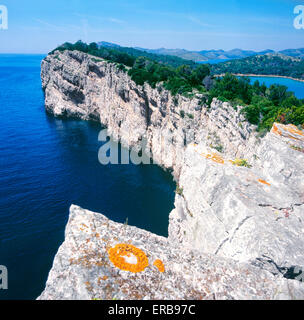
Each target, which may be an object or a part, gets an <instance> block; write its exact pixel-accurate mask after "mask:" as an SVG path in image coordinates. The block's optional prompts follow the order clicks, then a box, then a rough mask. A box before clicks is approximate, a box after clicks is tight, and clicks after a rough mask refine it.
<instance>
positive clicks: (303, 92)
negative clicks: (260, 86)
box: [249, 77, 304, 99]
mask: <svg viewBox="0 0 304 320" xmlns="http://www.w3.org/2000/svg"><path fill="white" fill-rule="evenodd" d="M249 78H250V79H251V84H253V83H254V82H255V81H256V80H259V82H260V83H265V85H266V86H267V87H270V86H271V85H272V84H274V83H277V84H280V85H284V86H286V87H287V88H288V89H289V91H292V92H293V93H294V94H295V96H296V97H297V98H299V99H304V82H301V81H296V80H292V79H287V78H276V77H275V78H273V77H249Z"/></svg>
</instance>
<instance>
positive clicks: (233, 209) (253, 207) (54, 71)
mask: <svg viewBox="0 0 304 320" xmlns="http://www.w3.org/2000/svg"><path fill="white" fill-rule="evenodd" d="M41 78H42V85H43V89H44V91H45V106H46V109H47V111H48V112H51V113H53V114H54V115H55V116H69V117H77V118H81V119H83V120H96V121H99V122H101V123H102V124H103V125H105V126H106V127H107V129H108V132H109V133H110V134H111V135H112V136H113V137H114V138H115V139H117V140H120V141H121V142H122V143H123V144H124V145H127V146H128V145H129V146H133V145H137V144H139V142H140V141H141V140H142V139H143V138H145V139H146V140H147V142H148V143H147V149H149V150H147V151H149V152H150V154H151V156H152V158H153V160H154V161H155V162H157V163H158V164H159V165H161V166H162V167H164V168H166V169H170V170H172V173H173V175H174V177H175V179H176V180H177V182H178V184H179V191H178V193H177V195H176V199H175V209H174V210H173V211H172V212H171V213H170V224H169V238H168V239H162V240H161V241H160V242H159V248H158V249H157V250H156V249H155V246H154V245H153V241H154V240H153V239H156V238H155V237H156V236H154V235H151V234H148V233H146V232H144V231H142V230H141V231H140V230H138V229H136V232H137V233H139V234H145V237H147V239H151V243H150V240H147V242H146V243H145V244H146V247H145V246H144V245H143V243H139V247H140V248H141V247H142V248H146V249H147V250H148V251H150V252H154V251H155V250H156V251H155V252H160V251H158V250H161V252H165V251H166V252H167V251H171V249H172V251H173V250H174V248H176V247H178V248H179V249H176V250H177V251H178V250H180V248H183V250H184V251H183V255H187V253H189V254H190V252H192V250H195V252H198V253H196V255H198V256H199V257H198V258H197V259H194V260H195V262H193V263H194V264H197V267H195V268H198V269H195V268H194V269H193V274H195V271H194V270H199V268H200V267H199V265H201V263H203V262H202V261H205V260H206V258H204V255H208V254H209V255H210V257H212V258H210V257H208V259H211V260H212V261H213V263H214V265H216V264H217V261H227V262H226V263H227V264H229V265H230V264H231V268H234V267H241V266H246V267H245V268H247V267H248V268H249V267H250V270H251V271H250V272H251V274H252V276H253V277H255V276H254V274H255V275H256V277H258V274H261V276H262V275H265V277H267V279H269V281H272V282H273V283H274V286H273V290H274V291H271V292H272V293H269V292H268V293H267V294H266V293H265V292H264V293H261V295H249V296H248V295H246V294H247V293H248V292H247V293H246V292H245V291H242V290H241V289H240V287H241V285H240V286H239V285H236V287H235V288H234V289H233V291H234V293H233V295H231V296H229V295H227V294H224V293H223V291H221V289H220V290H219V291H216V290H215V291H214V293H215V295H216V297H217V298H233V297H238V298H242V297H243V298H245V297H247V296H248V297H250V298H259V297H260V298H278V296H276V295H274V294H273V293H274V292H275V290H276V289H274V288H275V286H276V285H277V286H280V285H282V284H283V283H284V286H285V285H287V283H288V286H289V285H291V286H299V291H297V294H296V295H295V296H294V297H296V298H297V297H303V295H301V294H302V293H299V292H302V291H301V290H303V286H301V284H300V283H299V282H297V281H294V280H293V281H291V280H285V279H283V277H282V276H283V275H285V276H286V275H288V276H289V277H296V275H297V274H295V272H294V271H295V270H296V271H297V270H299V267H302V266H304V257H303V254H302V252H303V249H304V239H303V237H302V233H303V230H304V222H303V212H304V182H303V181H304V179H303V178H304V165H303V164H304V153H303V152H302V151H303V150H304V133H303V131H300V130H298V129H297V128H296V127H293V126H284V125H279V124H276V125H275V126H274V127H273V130H272V132H270V133H268V134H267V135H266V137H264V138H259V137H258V136H257V133H256V132H255V127H254V126H251V125H249V124H248V123H247V122H246V121H245V119H244V118H243V116H242V115H241V114H240V110H241V107H237V108H236V110H235V109H234V108H232V107H231V106H230V105H229V104H228V103H221V102H220V101H217V100H216V99H214V101H213V103H212V104H211V107H210V108H207V106H205V105H200V103H199V101H200V99H199V96H197V97H194V98H192V99H188V98H185V97H182V96H178V97H173V96H172V95H171V94H170V93H169V92H168V91H165V90H164V89H163V88H162V86H161V85H158V86H157V88H155V89H153V88H151V87H150V86H149V85H147V84H145V85H144V86H137V85H136V84H135V83H134V82H133V81H132V80H131V79H130V78H129V76H128V75H127V74H126V73H125V72H123V71H121V70H119V68H118V67H117V66H116V65H115V64H113V63H109V62H106V61H104V60H100V59H96V58H94V57H91V56H88V55H86V54H84V53H80V52H75V51H73V52H69V51H65V52H63V53H60V52H55V53H54V54H52V55H49V56H47V57H46V58H45V59H44V60H43V62H42V69H41ZM240 159H246V161H245V160H240ZM73 208H74V207H73ZM73 208H72V212H71V215H73V210H74V209H75V208H74V209H73ZM75 210H76V209H75ZM76 211H77V210H76ZM77 212H78V211H77ZM83 216H84V215H83V214H82V215H81V217H82V218H83ZM94 217H95V218H96V219H97V217H96V215H95V216H94ZM103 219H105V218H103V217H102V216H101V215H100V221H102V220H103ZM70 220H71V218H70ZM97 220H98V219H97ZM109 223H110V222H109ZM111 223H112V222H111ZM70 224H71V222H69V224H68V227H67V230H70V229H73V228H74V225H73V223H72V225H70ZM115 226H116V227H115V228H118V229H119V228H121V226H118V225H117V224H116V225H115ZM128 228H129V227H128ZM130 228H131V227H130ZM130 230H131V229H130ZM132 230H135V229H132ZM90 232H92V230H91V231H90ZM130 232H131V231H130ZM132 232H135V231H132ZM136 232H135V233H136ZM69 235H70V233H69V232H68V231H67V235H66V241H65V243H66V242H67V243H69V241H70V240H69ZM107 236H108V238H109V239H111V234H110V233H109V234H108V235H107ZM113 239H114V238H113ZM113 239H112V242H113V241H114V240H113ZM130 239H133V237H129V238H128V237H126V238H122V239H119V241H120V242H124V241H129V240H130ZM87 240H88V239H86V240H85V241H87ZM73 241H75V242H76V243H77V245H85V242H84V238H82V237H81V236H80V235H79V238H78V234H77V237H74V240H73ZM90 241H91V240H90ZM117 241H118V240H117ZM117 241H116V242H115V241H114V242H115V243H119V242H117ZM114 242H113V243H112V244H113V245H114V244H115V243H114ZM65 243H64V244H63V245H62V247H61V248H60V250H59V252H58V254H57V256H56V258H55V262H54V266H53V269H52V271H51V273H50V277H49V281H48V286H47V288H46V291H45V292H44V293H43V295H42V298H50V297H51V298H64V297H67V298H71V297H74V298H77V297H78V298H84V297H86V298H88V297H95V296H96V295H97V291H96V292H95V293H94V295H89V296H88V295H80V291H77V290H78V289H79V290H82V289H80V288H78V289H76V288H75V290H74V291H73V293H71V291H67V292H69V293H67V295H66V296H65V295H64V293H63V291H62V290H63V289H61V288H59V284H58V286H56V277H58V276H59V274H60V273H62V272H64V273H65V272H67V273H69V272H70V271H71V270H72V268H74V266H73V264H72V263H68V262H66V263H65V264H64V265H60V264H59V263H56V261H58V260H60V261H61V260H62V259H65V261H68V260H67V259H69V258H68V257H70V258H71V257H72V255H71V252H70V251H67V248H66V246H65ZM95 245H96V247H98V246H99V243H98V244H97V243H95ZM79 254H81V253H79ZM92 256H94V255H92ZM105 256H106V254H105ZM63 257H65V258H63ZM162 257H163V259H164V260H166V262H167V263H166V265H167V266H168V265H170V261H172V263H173V265H175V266H177V265H180V264H181V256H176V257H175V258H173V257H169V256H166V255H165V254H163V256H162ZM205 257H206V256H205ZM78 258H79V259H80V258H81V256H78ZM92 258H93V259H95V258H94V257H92ZM56 259H57V260H56ZM73 259H74V258H73ZM96 259H97V257H96ZM105 259H108V258H105ZM170 259H171V260H170ZM174 259H176V260H174ZM223 259H224V260H223ZM226 259H227V260H226ZM231 259H233V261H234V262H232V261H231ZM107 261H108V260H107ZM174 261H176V262H174ZM191 261H192V260H191ZM218 263H222V262H218ZM194 264H192V262H191V263H190V264H189V266H188V267H189V268H190V269H191V268H192V266H194ZM111 267H112V266H111ZM167 268H168V267H167ZM169 268H170V267H169ZM251 268H252V269H251ZM256 268H257V269H256ZM176 269H177V270H178V268H177V267H176ZM262 269H264V270H265V271H262ZM111 270H112V269H111ZM168 270H169V269H168ZM202 270H203V269H201V271H200V272H199V273H200V274H202V273H203V274H204V272H203V271H202ZM257 270H259V273H257ZM81 272H82V273H84V274H85V273H86V272H89V273H88V274H87V275H84V277H87V278H86V279H88V281H89V278H88V277H90V274H91V273H90V271H84V270H82V271H81ZM116 272H118V271H117V270H116ZM124 272H125V271H124ZM124 272H123V274H125V273H124ZM176 272H177V273H176V274H175V275H172V278H170V277H169V274H167V273H164V274H163V275H162V276H168V277H169V278H170V280H169V278H168V281H169V282H170V281H171V282H170V283H171V285H173V284H174V285H176V284H175V282H174V281H176V279H180V277H183V275H182V274H181V273H180V271H176ZM219 272H220V273H221V272H222V273H221V276H222V277H225V274H226V272H225V271H224V270H223V269H221V271H219ZM264 272H265V273H264ZM72 273H73V272H72ZM190 273H191V272H190ZM70 274H71V273H70ZM126 274H127V273H126ZM126 274H125V275H126ZM234 274H235V276H234V279H235V281H240V283H241V281H242V279H241V275H240V274H238V273H237V274H236V273H234ZM136 275H138V274H136ZM273 275H275V277H274V276H273ZM144 276H145V273H143V275H142V277H144ZM150 276H151V279H153V275H152V274H150V273H149V276H147V277H148V278H149V277H150ZM124 277H126V276H124ZM140 277H141V275H140V276H139V278H137V276H136V278H134V279H133V280H134V281H135V282H132V281H133V280H132V281H131V282H130V283H129V285H132V283H133V284H134V283H136V281H140V280H139V279H140ZM67 278H68V277H67ZM109 278H111V279H112V276H109ZM149 279H150V278H149ZM194 279H195V277H194V278H192V281H194ZM221 279H222V278H221ZM112 280H113V279H112ZM112 280H111V282H110V284H109V286H110V287H111V288H115V285H114V283H113V281H114V280H113V281H112ZM67 281H73V280H72V279H67ZM75 281H76V280H75ZM255 281H256V280H255ZM261 281H262V280H261ZM290 281H291V282H290ZM89 282H90V281H89ZM194 282H195V281H194ZM258 282H259V281H258ZM224 283H225V282H224V280H219V282H218V285H219V286H221V285H222V284H224ZM79 285H80V283H79ZM173 287H174V286H173ZM232 287H233V285H232ZM56 288H57V289H56ZM81 288H83V287H81ZM189 288H190V287H189ZM201 288H202V287H201ZM100 289H101V288H100ZM100 289H98V290H99V291H98V292H99V293H100V292H101V291H100ZM56 290H57V293H56ZM96 290H97V289H96ZM113 290H114V289H113ZM115 290H116V289H115ZM115 290H114V291H115ZM117 290H118V289H117ZM117 290H116V291H115V294H117V295H118V296H119V297H120V298H126V299H127V298H132V297H134V296H132V295H131V294H128V293H125V294H123V293H121V291H119V290H118V291H119V292H120V293H118V291H117ZM189 290H190V289H189ZM202 290H203V289H202ZM202 290H201V291H200V290H198V291H199V292H200V294H201V293H202ZM238 290H239V291H238ZM93 291H94V290H93ZM262 291H263V290H262ZM283 291H284V290H283ZM287 291H288V290H287ZM287 291H284V293H286V294H287V295H288V293H287ZM51 292H52V293H51ZM77 292H78V293H77ZM81 292H82V291H81ZM128 292H129V291H128ZM185 292H186V291H184V292H183V291H181V292H180V294H181V295H180V296H178V295H177V296H174V295H173V294H171V295H167V297H170V298H179V297H180V298H186V297H187V296H186V293H185ZM86 294H88V293H86ZM100 294H102V295H103V294H105V293H100ZM206 296H207V297H209V298H210V297H212V295H201V297H206ZM102 297H103V298H104V297H105V296H104V295H103V296H102ZM163 297H166V295H165V293H164V292H162V293H161V294H160V295H159V296H157V298H163ZM188 297H190V296H188ZM195 297H199V295H195ZM289 297H290V295H289ZM148 298H155V296H154V295H153V292H152V291H151V292H150V293H149V295H148Z"/></svg>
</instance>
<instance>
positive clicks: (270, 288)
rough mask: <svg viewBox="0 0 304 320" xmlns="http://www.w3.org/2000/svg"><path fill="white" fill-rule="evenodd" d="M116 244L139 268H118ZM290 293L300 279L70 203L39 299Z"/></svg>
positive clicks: (299, 290)
mask: <svg viewBox="0 0 304 320" xmlns="http://www.w3.org/2000/svg"><path fill="white" fill-rule="evenodd" d="M119 244H121V246H122V247H123V246H124V247H126V248H130V250H129V251H123V250H121V252H120V256H121V258H122V260H124V262H125V263H124V265H123V266H124V269H128V267H129V268H131V267H132V265H133V266H134V265H135V266H139V267H141V266H140V265H142V268H144V270H143V271H141V272H137V273H134V272H130V271H126V270H121V268H122V264H121V265H120V264H119V263H117V262H119V260H118V259H117V261H116V262H115V259H112V260H111V259H110V254H109V253H110V252H111V250H113V249H111V248H114V250H115V247H116V246H117V245H119ZM132 250H133V251H132ZM132 252H134V253H132ZM115 253H116V252H115V251H114V254H115ZM140 255H141V256H140ZM143 257H144V259H143ZM145 259H147V264H145V265H143V261H144V260H145ZM132 260H133V261H132ZM112 261H114V262H115V263H116V265H117V266H116V265H114V264H113V262H112ZM155 262H158V263H155ZM160 266H161V267H160ZM294 298H299V299H301V298H304V287H303V286H302V285H301V284H300V282H297V281H292V280H287V279H283V278H281V277H277V276H272V275H271V274H269V273H268V272H266V271H261V270H260V269H259V268H257V267H253V266H251V265H248V264H243V263H236V262H235V261H234V260H232V259H225V258H219V257H217V256H214V255H208V254H203V253H201V252H199V251H195V250H184V249H183V248H180V247H178V246H174V245H173V244H172V243H170V242H169V241H168V239H166V238H163V237H159V236H156V235H154V234H151V233H149V232H147V231H144V230H141V229H138V228H135V227H131V226H127V225H122V224H118V223H115V222H113V221H110V220H108V219H107V218H106V217H104V216H103V215H101V214H98V213H93V212H90V211H87V210H83V209H81V208H79V207H77V206H72V207H71V209H70V217H69V222H68V224H67V227H66V232H65V241H64V243H63V244H62V246H61V247H60V249H59V251H58V253H57V255H56V257H55V260H54V264H53V268H52V270H51V272H50V274H49V278H48V281H47V284H46V289H45V290H44V292H43V293H42V294H41V296H40V297H39V298H38V299H40V300H53V299H56V300H70V299H73V300H78V299H84V300H91V299H101V300H113V299H118V300H129V299H136V300H137V299H149V300H151V299H153V300H154V299H155V300H167V299H170V300H176V299H178V300H183V299H194V300H195V299H208V300H209V299H210V300H214V299H294Z"/></svg>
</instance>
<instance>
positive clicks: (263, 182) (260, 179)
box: [258, 179, 271, 186]
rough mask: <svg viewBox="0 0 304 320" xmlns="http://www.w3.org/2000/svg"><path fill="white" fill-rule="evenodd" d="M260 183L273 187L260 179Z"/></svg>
mask: <svg viewBox="0 0 304 320" xmlns="http://www.w3.org/2000/svg"><path fill="white" fill-rule="evenodd" d="M258 181H259V182H260V183H263V184H266V185H267V186H271V184H270V183H268V182H267V181H265V180H262V179H259V180H258Z"/></svg>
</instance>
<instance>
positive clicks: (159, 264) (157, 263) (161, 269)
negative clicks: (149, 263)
mask: <svg viewBox="0 0 304 320" xmlns="http://www.w3.org/2000/svg"><path fill="white" fill-rule="evenodd" d="M153 265H154V266H155V267H156V268H157V269H158V271H159V272H162V273H163V272H165V266H164V264H163V262H162V261H161V260H159V259H157V260H155V261H154V263H153Z"/></svg>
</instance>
